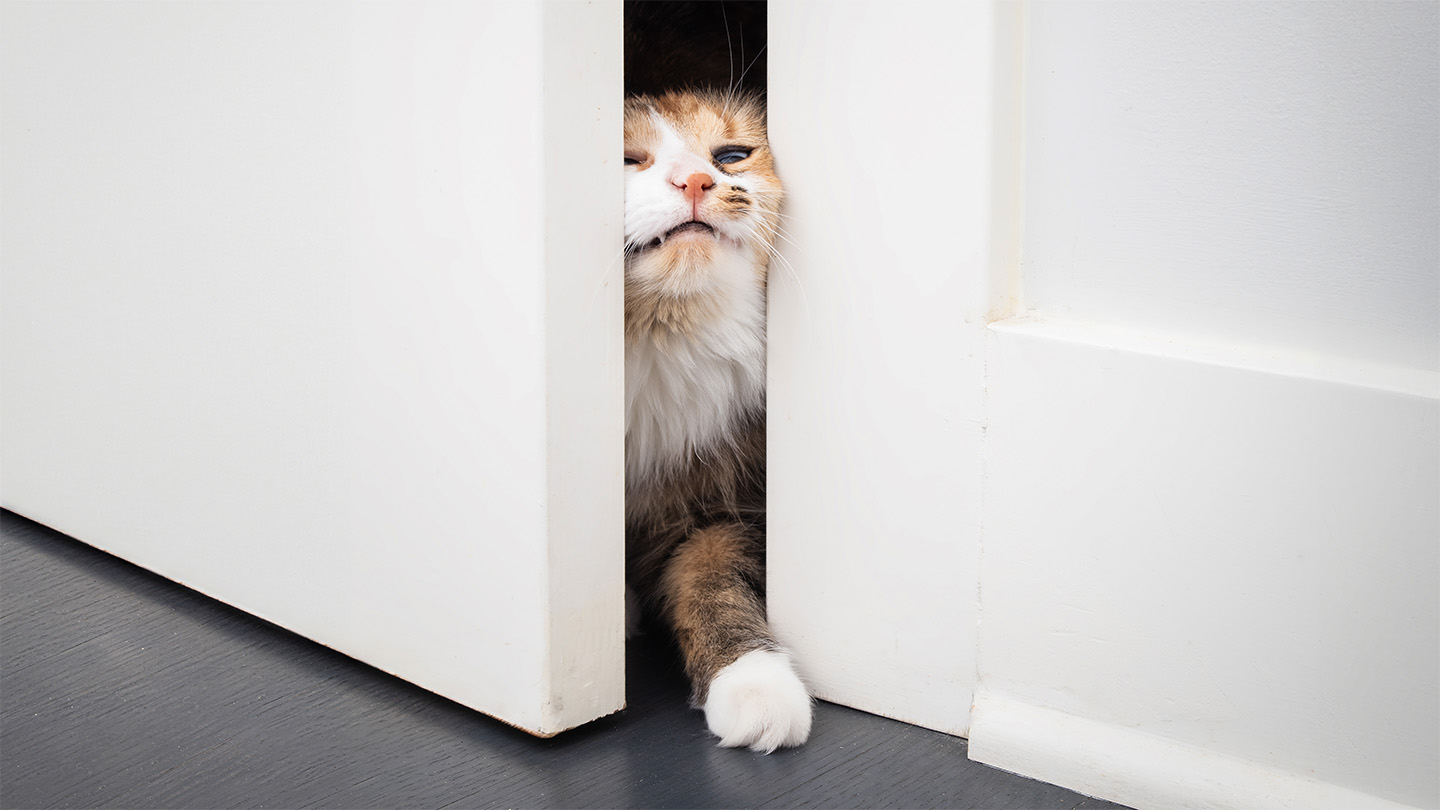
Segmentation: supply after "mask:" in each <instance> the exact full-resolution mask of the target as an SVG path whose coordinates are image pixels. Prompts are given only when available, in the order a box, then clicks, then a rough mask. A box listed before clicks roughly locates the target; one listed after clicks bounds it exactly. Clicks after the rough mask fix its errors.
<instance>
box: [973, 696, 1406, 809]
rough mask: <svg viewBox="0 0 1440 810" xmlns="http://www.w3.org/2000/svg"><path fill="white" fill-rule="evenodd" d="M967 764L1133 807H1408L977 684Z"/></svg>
mask: <svg viewBox="0 0 1440 810" xmlns="http://www.w3.org/2000/svg"><path fill="white" fill-rule="evenodd" d="M970 758H971V759H973V760H975V761H976V762H983V763H985V764H986V765H993V766H994V767H997V768H1001V769H1003V770H1007V771H1011V772H1013V773H1018V774H1020V775H1022V776H1028V777H1031V778H1034V779H1040V780H1043V781H1045V782H1050V783H1052V784H1056V785H1060V786H1062V787H1066V788H1069V789H1071V790H1075V791H1079V792H1080V793H1084V794H1086V795H1087V796H1094V797H1097V798H1101V799H1108V800H1110V801H1114V802H1119V803H1121V804H1125V805H1129V806H1130V807H1134V808H1137V810H1149V809H1150V808H1157V809H1158V808H1165V810H1201V808H1204V810H1221V809H1222V808H1223V809H1229V808H1233V810H1261V808H1277V809H1278V808H1286V809H1288V808H1294V810H1329V809H1332V808H1333V810H1354V809H1355V808H1367V809H1368V810H1391V809H1392V808H1393V809H1394V810H1400V808H1412V807H1413V806H1412V805H1406V804H1396V803H1394V802H1391V801H1388V800H1386V799H1383V798H1381V797H1378V796H1372V795H1369V794H1365V793H1360V792H1358V791H1354V790H1350V789H1348V788H1344V787H1340V786H1338V785H1332V784H1327V783H1325V782H1319V781H1316V780H1313V779H1307V778H1305V777H1304V776H1302V775H1299V774H1296V773H1291V772H1288V771H1284V770H1280V769H1278V768H1273V767H1270V766H1268V765H1262V764H1259V763H1256V762H1250V761H1246V760H1242V759H1237V758H1233V757H1229V756H1225V755H1222V754H1218V753H1216V752H1214V751H1207V750H1205V749H1202V748H1197V747H1195V746H1191V745H1186V744H1184V743H1179V742H1175V741H1173V740H1168V739H1165V738H1163V737H1159V736H1156V735H1154V734H1149V733H1147V732H1144V731H1138V730H1136V729H1129V728H1123V727H1120V726H1116V725H1113V724H1110V723H1102V722H1098V721H1095V720H1090V719H1088V718H1084V717H1077V716H1075V715H1072V714H1067V713H1065V712H1061V711H1056V710H1054V709H1047V708H1042V707H1040V706H1034V705H1030V704H1027V703H1023V702H1020V701H1017V700H1013V699H1010V698H1007V697H1003V696H1000V695H996V694H994V693H992V692H989V691H987V690H985V689H984V688H983V687H982V689H981V690H980V691H979V692H978V693H977V694H976V696H975V706H974V710H973V713H972V715H971V718H970Z"/></svg>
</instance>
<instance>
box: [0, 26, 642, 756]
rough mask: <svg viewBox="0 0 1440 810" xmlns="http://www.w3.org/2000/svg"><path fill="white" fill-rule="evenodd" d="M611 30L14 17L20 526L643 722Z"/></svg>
mask: <svg viewBox="0 0 1440 810" xmlns="http://www.w3.org/2000/svg"><path fill="white" fill-rule="evenodd" d="M620 13H621V12H620V4H619V3H618V2H606V3H597V4H588V5H577V4H569V3H541V2H527V3H513V2H498V3H473V2H456V3H426V4H416V3H382V4H366V5H351V4H348V3H338V4H332V3H248V2H244V3H242V2H216V3H203V4H200V3H193V4H192V3H179V4H177V3H36V4H18V3H10V4H6V5H5V7H4V25H3V47H0V53H3V57H0V58H3V85H0V107H3V110H4V116H3V121H0V127H3V130H0V135H3V141H4V155H3V163H0V195H3V198H0V205H3V209H4V218H3V222H0V227H3V234H0V249H3V254H0V265H3V268H0V269H3V275H0V285H3V296H0V313H3V314H0V385H3V388H0V408H3V423H0V452H3V470H4V481H3V493H0V497H3V502H4V505H5V506H6V507H7V508H11V509H15V510H16V511H18V512H20V513H21V514H25V515H27V516H29V517H32V518H34V519H36V520H39V521H41V522H44V523H47V524H49V525H52V526H54V527H56V528H58V529H60V530H62V531H65V532H67V533H69V534H72V535H74V536H76V537H79V538H80V539H82V540H85V541H86V542H89V543H92V544H94V545H96V546H99V547H101V548H104V549H106V550H109V551H112V552H114V553H116V554H118V555H120V556H122V557H125V558H127V559H129V560H132V561H134V562H136V563H139V564H140V565H143V566H146V567H148V568H151V569H153V570H155V571H157V572H159V573H161V574H163V575H165V576H167V577H170V578H172V579H175V580H178V581H180V582H183V583H185V584H187V585H190V586H192V587H195V588H197V589H199V590H201V591H203V592H205V593H208V594H210V595H212V596H215V597H217V598H219V599H221V600H223V601H226V602H229V603H231V604H234V605H236V606H238V607H241V608H243V609H244V610H246V611H248V612H251V613H253V614H255V615H258V616H261V617H263V618H266V619H269V620H271V621H274V622H276V623H278V624H281V625H283V626H285V627H288V628H290V629H292V630H295V631H296V632H299V633H301V634H303V635H306V636H309V637H311V638H313V639H316V640H318V641H320V642H322V643H325V644H327V645H330V646H332V647H335V648H336V649H339V650H341V651H343V652H346V653H349V654H351V655H354V656H356V657H357V658H360V659H362V660H365V661H367V662H369V663H372V664H374V665H376V666H378V667H380V668H382V669H385V670H388V671H391V672H394V673H396V674H399V675H401V676H402V677H405V678H407V679H409V680H412V681H414V682H415V683H418V684H420V685H422V686H425V687H427V688H430V689H433V690H435V691H437V692H440V693H442V694H445V695H446V696H448V697H451V698H453V699H455V700H457V701H460V702H462V703H465V704H467V705H470V706H473V707H475V708H477V709H480V710H482V711H485V712H488V713H491V714H494V715H496V716H498V717H501V718H504V719H505V720H507V721H509V722H511V723H514V724H516V725H519V726H522V727H525V728H529V729H531V730H533V731H535V732H537V733H546V734H548V733H553V732H555V731H559V730H561V729H563V728H567V727H570V726H573V725H577V724H579V723H581V722H584V721H586V720H589V719H591V718H593V717H596V716H599V715H603V714H606V713H609V712H610V711H613V710H614V709H616V708H618V707H619V706H620V705H622V704H623V700H624V695H623V691H624V682H623V681H624V679H623V655H622V653H623V641H622V637H621V634H622V630H621V627H622V623H623V622H622V617H623V607H622V603H623V597H622V591H623V588H622V578H623V572H622V556H623V537H622V533H623V528H622V521H623V518H622V506H621V504H622V498H623V490H622V478H621V476H622V470H623V451H622V443H621V442H622V436H621V427H620V426H621V425H622V419H621V412H620V402H621V391H622V376H621V375H622V374H623V372H622V371H621V368H622V366H621V362H620V360H621V337H620V334H621V333H620V329H621V327H620V284H619V279H620V275H619V273H618V271H617V272H613V273H612V274H611V275H609V276H608V277H607V276H606V275H605V270H606V268H605V266H604V262H605V259H607V258H608V257H610V256H613V255H616V254H617V253H618V249H619V245H620V243H621V216H622V208H621V199H620V189H621V177H620V168H619V165H620V164H619V161H618V155H619V154H620V151H621V144H620V123H619V114H620V112H619V105H618V103H616V101H615V100H616V99H618V98H619V96H620V93H621V82H620V70H621V67H620V66H621V60H620V38H621V37H620ZM542 87H543V92H542ZM606 336H609V337H608V338H607V337H606Z"/></svg>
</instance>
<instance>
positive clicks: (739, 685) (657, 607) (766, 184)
mask: <svg viewBox="0 0 1440 810" xmlns="http://www.w3.org/2000/svg"><path fill="white" fill-rule="evenodd" d="M625 165H626V169H625V173H626V174H625V245H626V248H625V249H626V257H625V476H626V487H625V493H626V556H627V579H628V583H629V585H630V588H631V593H632V595H634V596H635V597H636V601H638V602H639V603H640V605H643V608H644V609H647V610H649V611H651V612H652V613H653V614H654V615H655V616H657V617H658V618H659V619H661V620H662V621H663V622H664V623H665V624H666V625H667V626H668V627H669V628H670V629H671V630H672V631H673V632H674V634H675V638H676V640H677V642H678V643H679V646H680V650H681V653H682V655H683V657H684V660H685V670H686V674H687V675H688V676H689V678H690V682H691V686H692V702H693V703H694V705H696V706H697V707H700V708H703V709H704V711H705V719H706V722H707V724H708V725H709V727H710V730H711V731H712V732H714V733H715V734H716V735H717V736H718V737H719V738H720V744H721V745H723V746H746V747H749V748H752V749H755V750H757V751H765V752H767V753H768V752H770V751H773V750H774V749H775V748H777V747H780V746H793V745H799V744H801V743H803V742H805V740H806V739H807V738H808V737H809V734H810V722H811V703H810V698H809V695H808V693H807V692H806V689H805V685H804V684H803V683H802V682H801V680H800V678H799V677H798V676H797V675H796V674H795V670H794V667H793V666H792V665H791V662H790V657H789V654H788V653H786V652H785V651H784V650H782V649H781V648H780V646H779V645H778V644H777V643H776V641H775V638H774V636H773V635H772V634H771V632H770V629H769V626H768V625H767V623H766V618H765V601H764V599H765V595H764V594H765V591H764V588H765V581H764V580H765V568H764V566H765V559H764V553H765V552H764V542H765V513H764V506H765V284H766V273H767V268H768V266H769V258H770V255H771V254H772V253H773V252H774V240H775V238H776V234H777V231H778V228H779V219H780V213H779V212H780V201H781V197H782V195H783V191H782V188H781V185H780V180H779V179H778V178H777V177H776V176H775V172H774V165H773V161H772V159H771V155H770V148H769V144H768V141H767V139H766V130H765V107H764V104H763V102H762V101H761V100H760V99H759V98H758V97H756V96H752V95H735V94H730V93H719V92H710V91H687V92H672V93H667V94H664V95H660V96H639V97H635V98H631V99H628V100H627V101H626V104H625Z"/></svg>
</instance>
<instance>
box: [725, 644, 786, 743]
mask: <svg viewBox="0 0 1440 810" xmlns="http://www.w3.org/2000/svg"><path fill="white" fill-rule="evenodd" d="M705 721H706V723H708V724H709V726H710V731H711V732H712V733H713V734H714V735H715V736H717V737H719V738H720V745H722V746H724V747H726V748H738V747H740V746H748V747H749V748H750V749H751V750H753V751H763V752H765V753H767V754H768V753H770V752H771V751H774V750H775V749H776V748H779V747H781V746H792V745H800V744H801V743H803V742H805V740H806V739H808V738H809V737H810V695H809V694H808V693H807V692H806V691H805V684H803V683H801V682H800V677H799V676H798V675H796V674H795V670H794V669H792V668H791V666H790V656H789V655H787V654H785V653H783V652H774V651H771V650H751V651H750V652H748V653H745V654H744V655H742V656H740V657H739V658H738V659H736V661H735V663H733V664H731V665H729V666H727V667H725V668H724V669H722V670H720V674H718V675H716V676H715V679H714V680H713V681H711V682H710V693H709V695H708V696H707V697H706V699H705Z"/></svg>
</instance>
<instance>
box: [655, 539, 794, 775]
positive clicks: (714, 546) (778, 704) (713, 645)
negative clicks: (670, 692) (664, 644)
mask: <svg viewBox="0 0 1440 810" xmlns="http://www.w3.org/2000/svg"><path fill="white" fill-rule="evenodd" d="M763 554H764V551H763V548H762V546H761V544H760V542H759V541H758V539H757V538H755V537H754V536H753V535H751V534H750V533H748V532H746V531H745V529H744V527H743V526H741V525H740V524H738V523H734V524H722V525H717V526H710V527H707V528H705V529H701V530H699V531H697V532H696V533H695V534H693V535H691V536H690V537H689V538H688V539H687V540H686V541H685V542H684V543H682V544H681V545H680V547H679V549H678V550H677V551H676V552H675V554H674V556H673V557H671V559H670V561H669V563H667V565H666V568H665V572H664V576H663V578H662V582H661V590H662V595H663V597H664V601H665V612H666V618H667V619H668V620H669V621H670V624H671V626H672V627H674V629H675V635H676V638H677V640H678V641H679V643H680V650H681V652H682V654H683V655H684V657H685V672H686V674H687V675H689V677H690V683H691V685H692V687H693V690H694V691H693V700H694V703H695V705H697V706H700V707H703V708H704V710H705V719H706V722H707V723H708V724H709V726H710V730H711V731H712V732H713V733H714V734H715V735H716V736H718V737H719V738H720V744H721V745H722V746H727V747H739V746H746V747H749V748H752V749H754V750H756V751H764V752H766V753H769V752H771V751H773V750H775V749H776V748H778V747H780V746H791V745H800V744H801V743H803V742H805V740H806V739H807V738H808V737H809V736H810V697H809V695H808V694H807V693H806V691H805V685H804V684H803V683H801V682H800V678H799V676H797V675H796V674H795V670H794V668H793V667H792V666H791V664H790V656H789V655H788V654H787V653H785V652H784V651H783V650H781V649H780V648H779V645H777V644H776V643H775V639H774V637H773V636H772V635H771V634H770V628H769V627H768V626H767V624H766V622H765V605H764V602H763V600H762V599H761V597H760V595H759V583H760V582H761V581H762V579H763V577H764V564H763V561H762V555H763Z"/></svg>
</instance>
